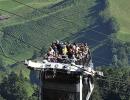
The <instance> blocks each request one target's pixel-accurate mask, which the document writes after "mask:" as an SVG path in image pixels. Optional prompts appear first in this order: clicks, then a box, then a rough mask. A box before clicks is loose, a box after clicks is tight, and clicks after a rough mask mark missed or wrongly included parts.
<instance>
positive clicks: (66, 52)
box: [25, 41, 102, 100]
mask: <svg viewBox="0 0 130 100" xmlns="http://www.w3.org/2000/svg"><path fill="white" fill-rule="evenodd" d="M44 59H46V60H43V61H36V62H34V61H31V60H29V61H27V60H26V61H25V64H26V65H27V67H28V68H29V69H31V70H37V71H40V100H89V98H90V96H91V94H92V91H93V88H94V84H93V76H94V75H95V73H97V72H96V71H94V70H93V63H92V59H91V55H90V51H89V48H88V46H87V45H86V44H66V43H64V44H61V43H59V42H58V41H57V42H56V43H52V46H51V47H50V48H49V50H48V53H47V54H46V55H45V57H44ZM98 74H99V75H102V73H98Z"/></svg>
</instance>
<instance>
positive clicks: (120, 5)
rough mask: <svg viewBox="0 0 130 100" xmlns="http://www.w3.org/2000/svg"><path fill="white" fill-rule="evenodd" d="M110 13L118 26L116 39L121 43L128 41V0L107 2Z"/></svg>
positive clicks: (129, 38) (129, 0)
mask: <svg viewBox="0 0 130 100" xmlns="http://www.w3.org/2000/svg"><path fill="white" fill-rule="evenodd" d="M109 3H110V11H111V14H112V16H114V17H115V18H116V20H117V22H118V23H119V25H120V31H119V32H118V34H117V37H118V38H119V39H120V40H123V41H130V20H129V18H130V6H129V4H130V0H109Z"/></svg>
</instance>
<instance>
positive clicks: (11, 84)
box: [0, 72, 37, 100]
mask: <svg viewBox="0 0 130 100" xmlns="http://www.w3.org/2000/svg"><path fill="white" fill-rule="evenodd" d="M29 84H30V85H29ZM33 93H34V89H33V86H32V85H31V83H29V81H28V80H26V79H25V78H24V77H23V75H22V73H21V74H20V75H19V76H18V75H17V74H15V73H14V72H11V73H10V74H9V75H8V76H7V77H4V78H3V81H2V83H0V94H1V96H2V97H3V98H5V99H6V100H10V99H11V100H12V99H13V100H28V99H29V98H32V96H33V98H34V96H35V95H33ZM35 98H36V99H35V100H37V97H35ZM33 100H34V99H33Z"/></svg>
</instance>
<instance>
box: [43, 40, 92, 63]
mask: <svg viewBox="0 0 130 100" xmlns="http://www.w3.org/2000/svg"><path fill="white" fill-rule="evenodd" d="M45 57H46V59H47V60H48V61H50V62H60V63H68V62H74V63H75V64H78V65H87V63H88V62H89V61H90V59H91V54H90V49H89V47H88V45H87V43H69V42H65V43H63V42H60V41H58V40H56V41H55V42H53V43H52V44H51V46H50V47H49V49H48V52H47V54H46V56H45Z"/></svg>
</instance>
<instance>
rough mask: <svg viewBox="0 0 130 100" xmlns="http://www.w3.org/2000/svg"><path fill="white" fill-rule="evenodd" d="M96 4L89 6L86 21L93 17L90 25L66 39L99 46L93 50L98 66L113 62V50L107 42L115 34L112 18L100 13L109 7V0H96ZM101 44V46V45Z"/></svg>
mask: <svg viewBox="0 0 130 100" xmlns="http://www.w3.org/2000/svg"><path fill="white" fill-rule="evenodd" d="M95 2H96V5H95V6H93V7H91V8H89V14H88V15H87V16H85V19H86V20H85V21H87V20H88V19H91V21H90V22H92V23H90V25H89V27H87V28H85V29H82V30H80V31H79V32H78V33H76V34H73V35H72V36H71V37H69V38H66V39H65V40H73V41H74V42H83V43H85V42H87V43H88V44H89V46H90V47H97V49H96V50H94V51H93V53H92V54H93V61H94V64H95V65H96V66H100V65H109V64H110V63H111V57H112V54H111V50H110V47H109V45H108V43H107V41H109V40H110V38H109V36H110V35H111V34H113V29H112V26H111V25H112V20H111V17H110V16H109V17H108V15H107V17H106V18H105V17H104V16H101V15H100V13H101V12H103V11H105V10H106V9H107V7H108V5H109V4H108V2H107V0H96V1H95ZM99 45H100V46H99ZM98 46H99V47H98Z"/></svg>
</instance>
